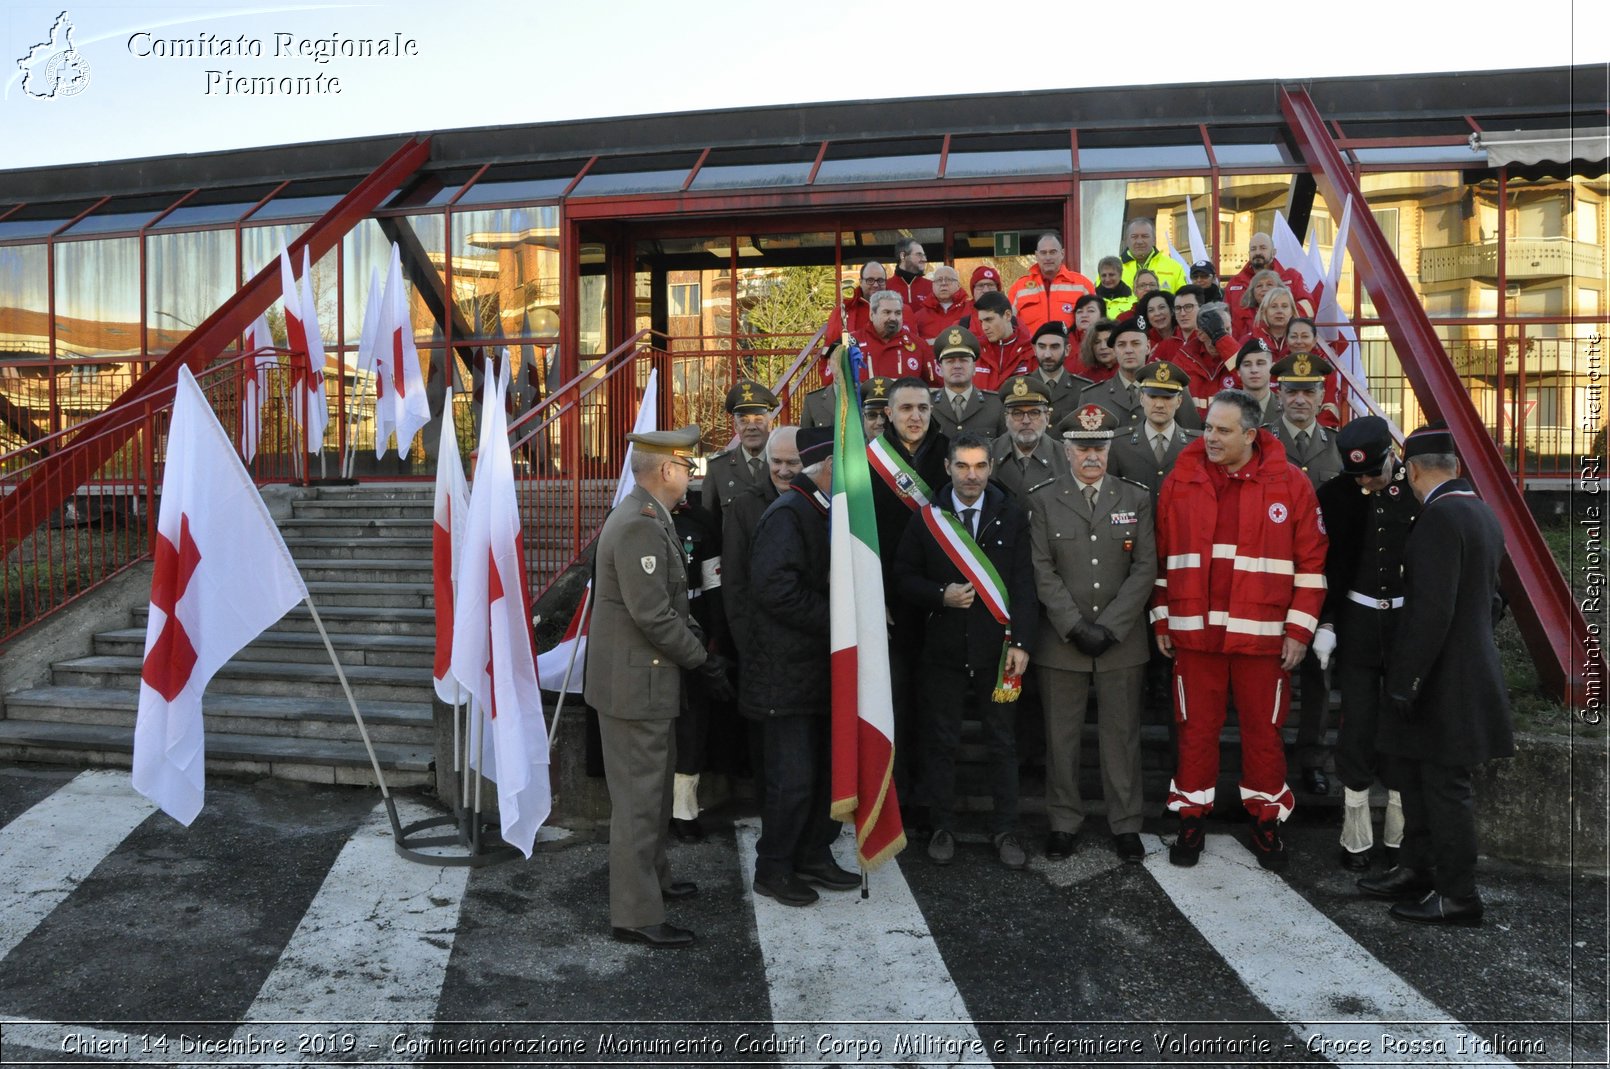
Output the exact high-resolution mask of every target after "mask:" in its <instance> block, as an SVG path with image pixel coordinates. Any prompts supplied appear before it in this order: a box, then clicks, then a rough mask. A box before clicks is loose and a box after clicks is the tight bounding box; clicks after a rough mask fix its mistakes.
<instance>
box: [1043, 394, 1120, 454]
mask: <svg viewBox="0 0 1610 1069" xmlns="http://www.w3.org/2000/svg"><path fill="white" fill-rule="evenodd" d="M1118 427H1119V422H1118V417H1117V416H1115V415H1113V414H1112V413H1111V412H1109V411H1107V410H1106V409H1105V408H1102V407H1101V406H1100V405H1094V404H1092V405H1085V406H1083V407H1082V408H1079V409H1078V410H1076V411H1074V412H1070V413H1068V414H1067V415H1066V416H1064V417H1062V422H1061V423H1058V424H1057V434H1058V435H1060V436H1061V437H1062V438H1063V439H1065V440H1066V441H1070V442H1084V443H1086V444H1089V445H1094V444H1095V443H1097V442H1110V441H1112V438H1113V435H1115V434H1117V433H1118Z"/></svg>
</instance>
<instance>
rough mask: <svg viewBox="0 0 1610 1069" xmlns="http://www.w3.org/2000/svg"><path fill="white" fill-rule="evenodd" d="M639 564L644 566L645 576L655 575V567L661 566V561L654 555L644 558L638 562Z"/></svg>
mask: <svg viewBox="0 0 1610 1069" xmlns="http://www.w3.org/2000/svg"><path fill="white" fill-rule="evenodd" d="M638 563H639V564H641V565H642V566H643V574H644V575H653V574H654V567H655V565H657V564H659V563H660V561H659V558H657V557H655V556H653V555H650V556H647V557H644V558H642V559H641V560H640V561H638Z"/></svg>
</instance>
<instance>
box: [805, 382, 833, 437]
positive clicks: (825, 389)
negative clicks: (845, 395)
mask: <svg viewBox="0 0 1610 1069" xmlns="http://www.w3.org/2000/svg"><path fill="white" fill-rule="evenodd" d="M836 403H837V402H836V400H835V398H834V396H833V384H832V383H831V382H830V383H828V384H827V385H826V386H822V387H819V388H817V389H814V390H812V391H811V392H810V393H808V394H806V395H805V399H804V400H803V401H801V402H800V403H799V425H800V428H801V429H803V428H805V427H831V426H833V415H834V413H835V412H836V411H837V409H836V408H835V407H834V405H835V404H836Z"/></svg>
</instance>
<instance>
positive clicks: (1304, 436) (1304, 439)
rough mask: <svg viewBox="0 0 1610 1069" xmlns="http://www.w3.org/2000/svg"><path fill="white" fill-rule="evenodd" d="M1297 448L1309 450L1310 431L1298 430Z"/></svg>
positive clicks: (1304, 450)
mask: <svg viewBox="0 0 1610 1069" xmlns="http://www.w3.org/2000/svg"><path fill="white" fill-rule="evenodd" d="M1297 448H1298V449H1300V450H1302V451H1303V452H1305V453H1306V452H1307V451H1308V432H1307V431H1298V432H1297Z"/></svg>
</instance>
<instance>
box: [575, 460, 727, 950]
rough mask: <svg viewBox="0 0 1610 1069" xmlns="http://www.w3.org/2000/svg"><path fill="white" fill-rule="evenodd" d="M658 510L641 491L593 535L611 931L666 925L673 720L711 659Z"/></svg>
mask: <svg viewBox="0 0 1610 1069" xmlns="http://www.w3.org/2000/svg"><path fill="white" fill-rule="evenodd" d="M684 562H685V557H684V554H683V550H682V544H681V542H680V541H679V540H678V539H677V537H676V532H675V530H674V529H673V528H672V526H671V517H670V515H669V514H668V513H667V512H666V511H665V508H664V506H662V505H661V504H660V503H659V502H657V501H655V500H654V498H653V497H651V496H650V495H649V493H648V491H647V490H644V489H643V488H642V487H641V486H638V487H634V488H633V489H632V492H631V493H630V494H628V495H626V498H625V499H624V500H623V501H622V502H621V503H620V504H619V505H617V506H616V507H615V510H614V511H613V512H611V513H610V514H609V518H608V519H606V520H605V521H604V527H603V530H602V531H600V532H599V535H598V551H597V555H596V557H595V559H594V565H593V567H594V584H593V618H592V628H591V633H590V637H589V642H588V646H589V655H588V657H587V669H586V683H585V689H584V695H585V697H586V700H587V704H588V705H591V706H592V707H593V708H594V709H597V710H598V728H599V735H600V739H601V741H602V743H603V751H604V776H605V780H606V782H607V783H608V785H609V801H610V823H609V914H610V923H611V924H612V925H613V926H614V927H616V928H641V927H644V926H645V925H650V924H660V923H662V922H664V920H665V902H664V899H663V898H662V897H661V895H660V889H661V888H663V887H668V886H670V883H671V869H670V864H669V862H668V861H667V860H666V856H665V836H666V832H667V830H668V829H669V826H670V819H671V782H672V779H671V771H672V768H673V766H674V765H675V763H676V754H675V750H676V744H675V736H674V735H673V733H672V726H673V722H674V720H675V718H676V716H677V713H678V711H679V710H680V708H681V704H682V671H681V669H683V668H696V667H698V666H699V665H701V664H703V663H704V661H705V658H706V657H707V654H706V653H705V649H704V647H703V646H702V645H700V643H699V640H698V638H697V637H695V635H694V634H693V630H692V629H691V628H690V627H688V618H689V617H688V573H687V568H686V565H685V563H684Z"/></svg>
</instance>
